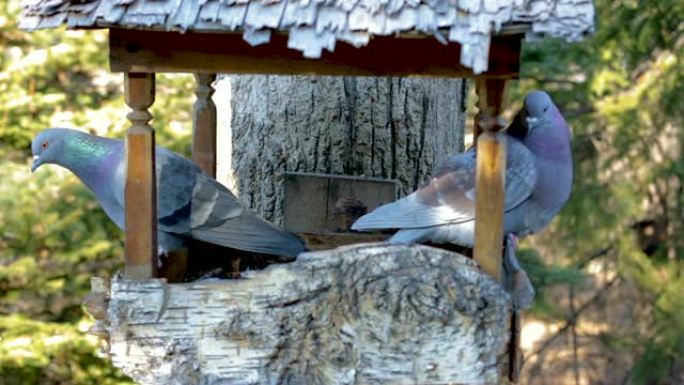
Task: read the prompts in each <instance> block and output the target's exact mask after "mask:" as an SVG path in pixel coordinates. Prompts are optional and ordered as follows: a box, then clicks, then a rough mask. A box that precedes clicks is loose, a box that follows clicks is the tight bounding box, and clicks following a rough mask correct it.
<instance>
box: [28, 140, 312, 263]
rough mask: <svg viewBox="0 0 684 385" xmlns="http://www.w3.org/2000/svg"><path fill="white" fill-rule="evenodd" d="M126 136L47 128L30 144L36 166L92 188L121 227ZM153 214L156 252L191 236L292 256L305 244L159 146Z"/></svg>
mask: <svg viewBox="0 0 684 385" xmlns="http://www.w3.org/2000/svg"><path fill="white" fill-rule="evenodd" d="M124 147H125V146H124V141H123V140H121V139H110V138H103V137H100V136H94V135H89V134H86V133H84V132H80V131H76V130H71V129H65V128H50V129H46V130H44V131H42V132H41V133H39V134H38V135H37V136H36V137H35V139H34V140H33V143H32V145H31V149H32V152H33V155H34V156H33V158H34V160H33V165H32V167H31V171H35V170H36V169H37V168H38V167H40V166H41V165H42V164H46V163H53V164H57V165H60V166H62V167H64V168H67V169H68V170H70V171H71V172H73V173H74V174H76V176H78V178H79V179H81V181H82V182H83V183H84V184H85V185H86V186H87V187H88V188H89V189H90V190H92V191H93V193H95V197H96V198H97V200H98V201H99V203H100V205H101V206H102V208H103V209H104V211H105V212H106V213H107V215H108V216H109V218H111V220H112V221H114V223H116V225H117V226H119V227H120V228H121V229H124V184H125V175H126V174H125V172H126V166H125V164H126V159H125V156H124V153H125V148H124ZM156 164H157V170H156V171H157V216H158V222H157V225H158V243H159V252H160V254H167V253H168V252H170V251H173V250H176V249H178V248H180V247H182V246H184V245H186V244H187V242H188V241H190V240H191V239H196V240H200V241H203V242H208V243H212V244H216V245H221V246H225V247H230V248H234V249H240V250H246V251H250V252H255V253H262V254H272V255H281V256H296V255H297V254H299V253H300V252H302V251H304V244H303V243H302V241H301V240H300V239H299V238H297V237H296V236H295V235H293V234H291V233H289V232H287V231H284V230H282V229H279V228H277V227H276V226H274V225H272V224H270V223H268V222H266V221H264V220H263V219H260V218H259V217H257V216H256V215H255V214H253V213H252V212H250V211H249V210H247V209H245V208H243V207H242V206H240V204H239V203H238V200H237V198H236V197H235V195H233V194H232V193H231V192H230V190H228V189H227V188H226V187H224V186H223V185H222V184H220V183H218V182H217V181H216V180H214V179H213V178H211V177H210V176H209V175H207V174H206V173H204V172H203V171H202V170H201V169H200V168H199V167H198V166H197V165H196V164H195V163H193V162H191V161H190V160H188V159H186V158H184V157H183V156H181V155H178V154H176V153H174V152H172V151H170V150H167V149H165V148H162V147H159V146H157V148H156Z"/></svg>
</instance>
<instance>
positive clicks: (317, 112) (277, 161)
mask: <svg viewBox="0 0 684 385" xmlns="http://www.w3.org/2000/svg"><path fill="white" fill-rule="evenodd" d="M230 81H231V82H232V84H231V88H232V124H231V126H232V131H233V147H232V165H233V170H234V178H235V179H236V185H237V190H238V191H237V192H238V193H239V196H240V199H241V200H242V201H243V202H244V203H245V204H247V205H249V206H250V207H252V208H253V209H255V210H256V211H257V212H259V213H260V214H261V215H262V216H263V217H264V218H265V219H267V220H270V221H273V222H275V223H278V224H282V220H283V207H282V201H283V199H282V196H283V176H284V172H285V171H300V172H311V173H326V174H342V175H355V176H368V177H383V178H391V179H396V180H397V181H398V182H399V190H400V194H401V195H404V194H406V193H409V192H411V191H413V190H415V189H416V188H417V187H418V186H419V185H420V184H422V183H423V182H424V181H425V180H426V179H427V178H428V177H429V176H430V174H431V172H432V168H433V166H434V165H435V164H436V163H438V162H440V161H441V160H443V159H444V158H445V157H446V156H447V155H448V154H451V153H455V152H460V151H462V150H463V128H464V122H465V107H466V93H467V92H466V91H467V83H466V81H465V80H460V79H434V78H430V79H427V78H359V77H356V78H355V77H303V76H265V75H258V76H257V75H255V76H236V77H231V78H230Z"/></svg>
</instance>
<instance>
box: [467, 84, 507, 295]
mask: <svg viewBox="0 0 684 385" xmlns="http://www.w3.org/2000/svg"><path fill="white" fill-rule="evenodd" d="M505 85H506V81H505V80H503V79H485V78H478V79H477V80H476V87H477V95H478V99H479V100H478V106H479V110H480V111H479V113H478V115H477V116H476V117H475V119H476V122H475V123H476V124H475V130H476V134H477V133H478V131H479V136H478V138H477V171H476V186H477V196H476V201H475V250H474V252H473V256H474V258H475V260H476V261H477V262H478V263H479V264H480V265H481V266H482V268H483V269H484V271H486V272H487V273H489V274H491V275H492V276H493V277H494V278H496V279H497V280H499V282H501V269H502V265H501V257H502V252H503V209H504V186H505V176H506V143H505V138H504V134H503V133H502V132H500V131H501V129H502V128H503V123H502V118H501V117H500V115H501V109H502V104H503V93H504V88H505Z"/></svg>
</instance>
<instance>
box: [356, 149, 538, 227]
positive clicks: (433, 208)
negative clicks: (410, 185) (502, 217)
mask: <svg viewBox="0 0 684 385" xmlns="http://www.w3.org/2000/svg"><path fill="white" fill-rule="evenodd" d="M476 163H477V159H476V151H475V150H472V151H468V152H465V153H462V154H457V155H454V156H451V157H450V158H449V159H447V160H446V161H445V162H444V163H443V164H442V165H441V167H440V168H439V169H438V170H437V172H436V173H435V176H434V177H433V178H432V180H431V181H430V182H429V183H428V184H427V185H426V186H424V187H422V188H421V189H419V190H417V191H416V192H414V193H413V194H411V195H409V196H407V197H405V198H402V199H400V200H398V201H396V202H392V203H388V204H386V205H384V206H381V207H379V208H377V209H375V210H374V211H372V212H371V213H369V214H366V215H365V216H363V217H361V218H359V220H358V221H357V222H356V223H355V224H354V226H352V228H353V229H355V230H366V229H383V228H418V227H429V226H437V225H443V224H447V223H460V222H465V221H470V220H473V219H474V218H475V196H476V188H475V169H476ZM535 183H536V170H535V166H534V158H533V156H532V154H531V153H530V152H529V151H528V150H527V149H526V148H525V147H524V146H523V145H522V143H520V142H519V141H518V140H516V139H513V138H510V137H507V163H506V195H505V201H504V210H505V211H509V210H511V209H513V208H515V207H517V206H518V205H520V204H521V203H522V202H524V201H525V200H526V199H528V198H529V196H530V194H531V193H532V190H533V189H534V185H535Z"/></svg>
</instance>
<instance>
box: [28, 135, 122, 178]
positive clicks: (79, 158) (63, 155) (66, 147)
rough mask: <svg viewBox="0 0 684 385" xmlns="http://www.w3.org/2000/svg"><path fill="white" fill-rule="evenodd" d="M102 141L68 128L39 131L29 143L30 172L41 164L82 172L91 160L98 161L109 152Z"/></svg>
mask: <svg viewBox="0 0 684 385" xmlns="http://www.w3.org/2000/svg"><path fill="white" fill-rule="evenodd" d="M102 139H103V138H100V137H97V136H93V135H90V134H87V133H85V132H81V131H77V130H71V129H68V128H48V129H46V130H44V131H41V132H40V133H39V134H38V135H36V137H35V138H34V139H33V142H32V143H31V152H32V153H33V164H32V165H31V172H33V171H36V169H38V167H40V166H41V165H43V164H50V163H52V164H58V165H60V166H62V167H66V168H68V169H69V170H71V171H73V172H78V171H83V170H85V169H86V168H88V167H89V165H90V164H91V163H92V160H94V159H95V160H96V159H100V158H101V157H103V156H105V155H106V154H107V153H109V152H110V151H111V149H109V148H107V146H105V145H103V143H102Z"/></svg>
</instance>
